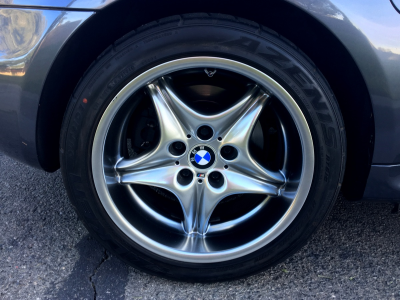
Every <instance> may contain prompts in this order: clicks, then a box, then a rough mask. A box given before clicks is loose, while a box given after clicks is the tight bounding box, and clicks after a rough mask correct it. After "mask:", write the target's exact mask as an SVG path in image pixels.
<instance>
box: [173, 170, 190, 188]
mask: <svg viewBox="0 0 400 300" xmlns="http://www.w3.org/2000/svg"><path fill="white" fill-rule="evenodd" d="M192 180H193V173H192V171H190V170H189V169H183V170H181V171H180V172H179V173H178V178H177V181H178V182H179V183H180V184H181V185H188V184H189V183H191V182H192Z"/></svg>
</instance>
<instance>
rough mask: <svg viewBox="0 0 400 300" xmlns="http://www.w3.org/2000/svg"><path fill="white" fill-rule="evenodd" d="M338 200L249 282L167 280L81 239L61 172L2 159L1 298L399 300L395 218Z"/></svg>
mask: <svg viewBox="0 0 400 300" xmlns="http://www.w3.org/2000/svg"><path fill="white" fill-rule="evenodd" d="M392 209H393V204H389V203H369V202H348V201H346V200H344V199H341V198H339V199H338V201H337V204H336V206H335V208H334V210H333V212H332V213H331V215H330V217H329V218H328V220H327V221H326V222H325V223H324V225H323V226H322V227H321V228H320V230H319V231H318V232H317V233H316V234H315V235H314V236H313V238H312V239H311V240H310V241H309V242H308V244H307V245H306V246H305V247H304V248H303V249H302V250H301V251H299V252H298V253H297V254H295V255H294V256H292V257H290V258H289V259H287V260H286V261H285V262H283V263H281V264H279V265H277V266H275V267H273V268H271V269H269V270H267V271H266V272H263V273H260V274H258V275H255V276H252V277H249V278H247V279H241V280H236V281H232V282H223V283H214V284H189V283H182V282H175V281H169V280H166V279H161V278H157V277H155V276H150V275H147V274H144V273H142V272H140V271H137V270H135V269H134V268H131V267H128V266H127V265H125V264H124V263H122V262H121V261H119V260H118V259H117V258H116V257H113V256H112V255H110V254H109V253H107V251H106V250H105V249H104V248H102V247H101V246H100V245H99V244H98V243H97V242H96V241H95V240H93V239H92V238H91V237H90V235H89V234H88V232H87V230H86V229H85V227H84V226H83V225H82V224H81V223H80V221H79V220H78V219H77V216H76V214H75V213H74V211H73V210H72V208H71V206H70V203H69V200H68V197H67V195H66V191H65V189H64V186H63V183H62V178H61V174H60V172H59V171H58V172H55V173H52V174H48V173H45V172H43V171H40V170H36V169H33V168H31V167H28V166H25V165H23V164H21V163H19V162H16V161H14V160H12V159H10V158H8V157H6V156H4V155H2V154H1V153H0V299H13V300H16V299H33V300H35V299H170V298H173V299H184V300H186V299H315V298H316V299H400V214H399V213H397V214H396V213H392Z"/></svg>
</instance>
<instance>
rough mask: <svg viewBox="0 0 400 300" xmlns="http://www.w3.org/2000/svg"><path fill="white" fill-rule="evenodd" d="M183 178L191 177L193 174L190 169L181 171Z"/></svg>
mask: <svg viewBox="0 0 400 300" xmlns="http://www.w3.org/2000/svg"><path fill="white" fill-rule="evenodd" d="M181 174H182V177H189V176H190V174H192V172H190V171H189V170H188V169H184V170H182V171H181Z"/></svg>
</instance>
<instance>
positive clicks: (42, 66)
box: [0, 8, 93, 167]
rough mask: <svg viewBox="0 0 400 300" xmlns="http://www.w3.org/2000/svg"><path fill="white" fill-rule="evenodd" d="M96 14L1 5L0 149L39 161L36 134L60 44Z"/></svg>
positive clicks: (28, 160)
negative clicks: (37, 118)
mask: <svg viewBox="0 0 400 300" xmlns="http://www.w3.org/2000/svg"><path fill="white" fill-rule="evenodd" d="M92 14H93V13H92V12H68V11H54V10H34V9H11V8H5V9H0V141H1V143H0V150H1V151H3V152H4V153H6V154H7V155H10V156H12V157H14V158H16V159H18V160H20V161H22V162H24V163H27V164H30V165H33V166H36V167H40V165H39V163H38V160H37V154H36V140H35V139H36V117H37V111H38V107H39V101H40V95H41V92H42V87H43V84H44V82H45V80H46V76H47V73H48V71H49V69H50V67H51V65H52V62H53V61H54V59H55V58H56V56H57V53H58V51H59V50H60V49H61V47H62V45H63V44H64V43H65V42H66V41H67V39H68V37H69V36H70V35H71V34H72V33H73V32H74V31H75V30H76V29H77V28H78V27H79V25H81V24H82V23H83V22H84V21H85V20H86V19H87V18H89V17H90V16H91V15H92ZM55 101H56V99H55Z"/></svg>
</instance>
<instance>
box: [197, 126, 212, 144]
mask: <svg viewBox="0 0 400 300" xmlns="http://www.w3.org/2000/svg"><path fill="white" fill-rule="evenodd" d="M213 134H214V132H213V130H212V128H211V127H210V126H207V125H203V126H200V127H199V129H197V136H198V138H199V139H201V140H203V141H207V140H209V139H211V138H212V136H213Z"/></svg>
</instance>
